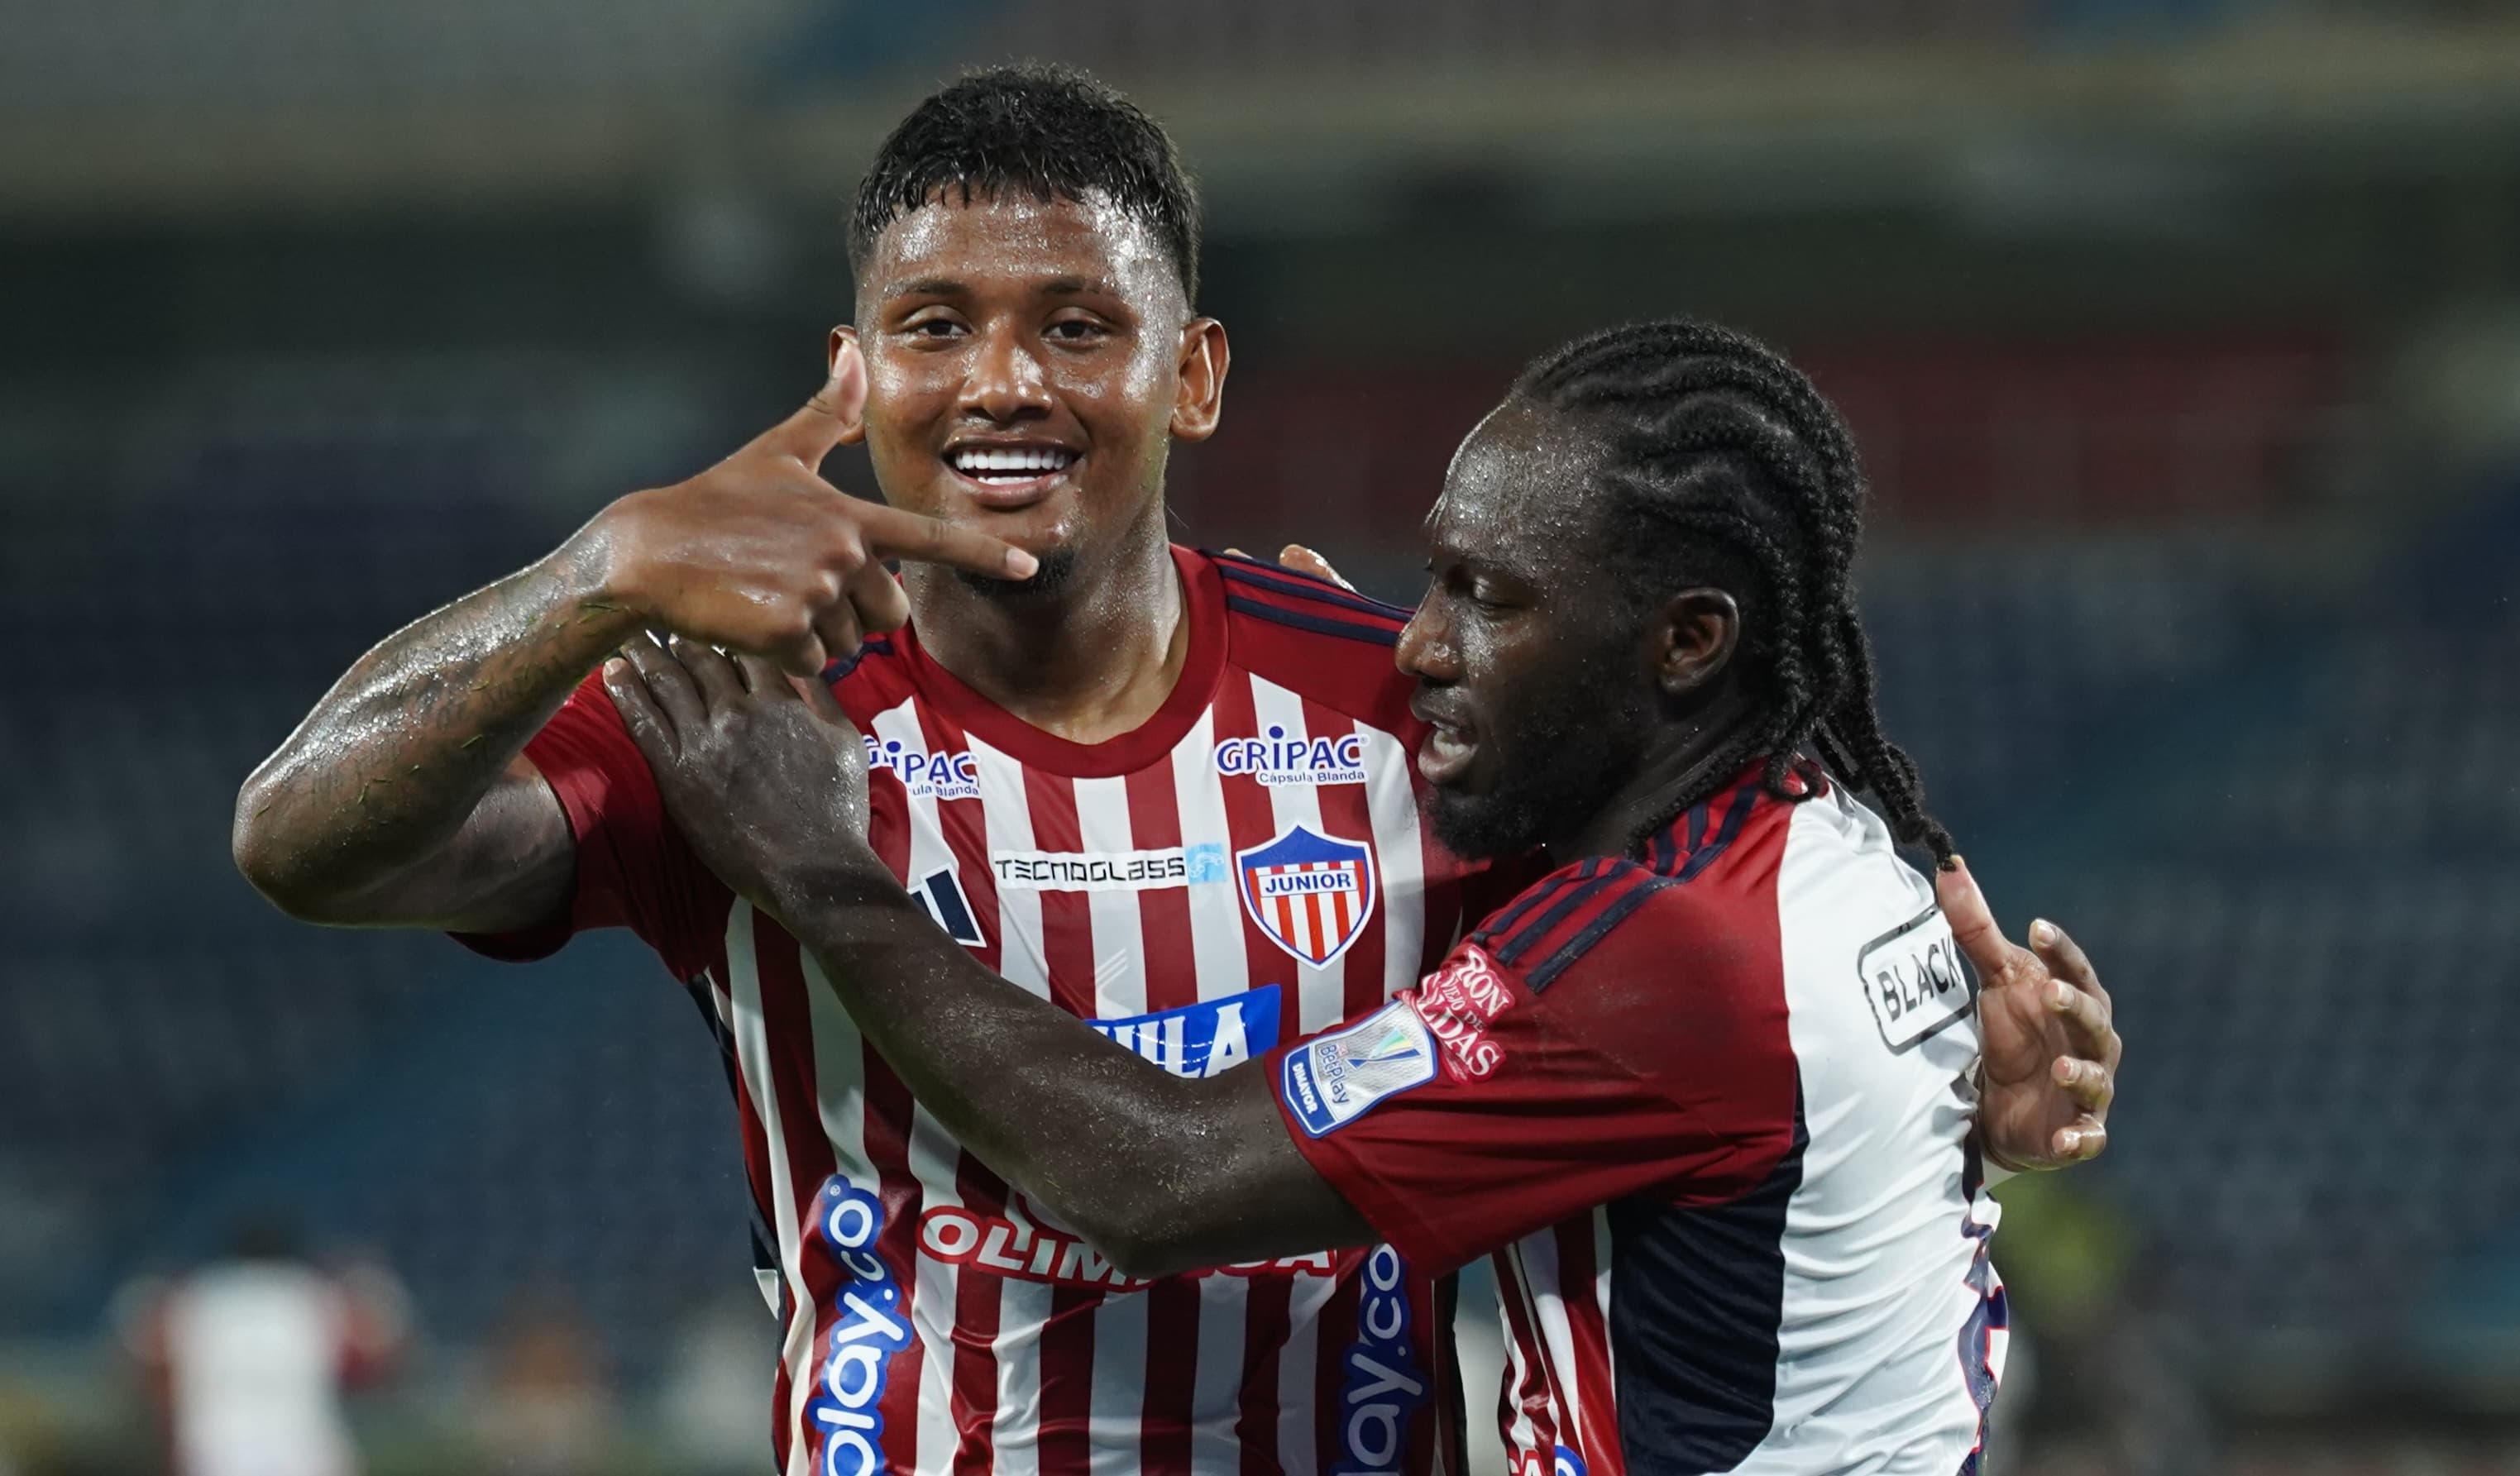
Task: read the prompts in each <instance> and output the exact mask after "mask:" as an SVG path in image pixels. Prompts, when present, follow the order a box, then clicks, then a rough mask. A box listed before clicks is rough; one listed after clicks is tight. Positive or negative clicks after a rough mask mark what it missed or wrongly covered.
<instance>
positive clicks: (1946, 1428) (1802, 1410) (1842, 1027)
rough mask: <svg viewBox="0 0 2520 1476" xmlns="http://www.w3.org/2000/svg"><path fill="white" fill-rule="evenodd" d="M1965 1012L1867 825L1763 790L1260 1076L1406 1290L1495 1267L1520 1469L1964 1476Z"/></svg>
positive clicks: (1971, 1346)
mask: <svg viewBox="0 0 2520 1476" xmlns="http://www.w3.org/2000/svg"><path fill="white" fill-rule="evenodd" d="M1974 998H1975V997H1974V985H1973V983H1972V981H1971V978H1970V975H1969V974H1968V972H1967V970H1966V968H1965V966H1964V965H1963V964H1962V963H1961V962H1960V957H1959V954H1958V949H1957V948H1956V946H1955V945H1954V942H1953V939H1952V935H1951V929H1950V927H1949V925H1948V924H1947V923H1946V922H1945V921H1944V919H1943V917H1942V914H1941V913H1940V912H1939V911H1937V910H1936V908H1935V905H1934V897H1933V891H1932V889H1931V888H1930V887H1929V886H1928V885H1927V884H1926V882H1925V880H1924V878H1923V877H1921V876H1919V875H1917V874H1916V872H1913V871H1912V870H1911V869H1909V868H1908V867H1907V866H1906V865H1904V864H1903V863H1901V862H1900V861H1899V860H1898V858H1897V856H1896V854H1895V853H1894V851H1893V848H1892V845H1891V840H1890V836H1889V833H1888V831H1887V830H1886V828H1885V827H1883V826H1882V824H1881V822H1880V820H1879V819H1878V818H1877V817H1876V816H1874V815H1873V814H1872V813H1871V812H1870V811H1869V810H1867V809H1866V808H1864V807H1863V806H1862V805H1860V804H1857V803H1856V802H1855V801H1853V800H1852V799H1850V798H1849V797H1847V796H1846V795H1845V794H1844V793H1843V792H1842V791H1840V790H1838V789H1836V788H1835V787H1833V786H1828V785H1825V783H1823V786H1822V788H1821V790H1820V792H1819V793H1818V794H1816V795H1815V796H1814V797H1812V798H1810V799H1809V800H1808V801H1806V802H1804V803H1800V804H1794V803H1787V802H1784V801H1781V800H1778V799H1777V798H1775V797H1773V796H1771V795H1769V794H1768V793H1767V792H1766V791H1765V790H1764V789H1763V788H1762V787H1761V785H1760V784H1759V783H1758V774H1757V771H1756V770H1753V771H1752V772H1751V773H1750V774H1749V775H1746V776H1744V777H1743V779H1742V780H1741V781H1740V782H1739V783H1736V784H1735V785H1734V786H1733V788H1732V789H1731V790H1730V791H1729V792H1727V793H1724V794H1722V795H1719V796H1717V797H1715V798H1714V799H1711V800H1708V801H1707V802H1705V803H1702V804H1700V805H1698V806H1697V807H1696V808H1694V809H1693V810H1691V811H1689V812H1688V814H1686V815H1684V816H1682V817H1681V818H1680V819H1679V820H1677V821H1675V822H1674V823H1673V824H1672V825H1671V826H1670V827H1667V828H1666V829H1665V830H1664V831H1663V832H1662V833H1660V834H1658V835H1656V836H1655V837H1653V838H1652V839H1651V840H1650V841H1648V842H1647V844H1646V845H1645V846H1644V847H1643V848H1642V849H1641V850H1640V851H1639V852H1638V854H1637V855H1636V856H1634V857H1632V858H1625V859H1620V858H1603V859H1596V860H1591V861H1586V862H1583V863H1581V864H1579V865H1576V866H1571V867H1568V868H1565V869H1563V870H1561V871H1558V872H1553V873H1552V874H1550V875H1549V876H1547V877H1545V878H1543V879H1542V880H1541V881H1540V882H1538V883H1536V884H1535V885H1533V886H1532V887H1531V888H1530V889H1528V890H1527V891H1525V892H1523V893H1522V895H1521V896H1520V897H1518V898H1516V899H1515V900H1514V901H1513V902H1512V903H1511V904H1510V905H1509V906H1508V907H1506V908H1505V909H1504V910H1502V911H1500V912H1499V913H1497V914H1496V915H1495V916H1494V917H1489V918H1488V919H1487V920H1486V921H1484V922H1483V923H1482V924H1480V926H1479V927H1478V928H1477V929H1476V930H1474V931H1473V932H1472V933H1471V934H1470V936H1469V937H1468V938H1466V939H1464V940H1463V943H1462V944H1461V946H1460V947H1459V948H1458V949H1457V950H1455V952H1454V954H1453V956H1452V958H1451V959H1450V960H1449V961H1448V962H1446V963H1445V965H1444V967H1443V968H1442V969H1440V970H1438V971H1437V972H1435V973H1434V974H1433V975H1431V976H1430V977H1428V978H1427V980H1426V981H1425V983H1424V984H1423V985H1421V986H1420V987H1419V988H1418V989H1417V990H1414V991H1411V992H1409V993H1408V994H1406V995H1405V996H1403V997H1402V998H1400V999H1398V1000H1396V1001H1394V1002H1393V1003H1391V1004H1389V1005H1386V1006H1381V1007H1380V1008H1378V1009H1376V1010H1375V1011H1373V1013H1372V1014H1370V1015H1368V1016H1366V1017H1365V1018H1363V1019H1362V1020H1359V1021H1356V1022H1353V1023H1350V1024H1347V1025H1344V1026H1342V1027H1340V1028H1339V1029H1336V1030H1334V1031H1331V1032H1329V1033H1328V1034H1326V1035H1323V1036H1320V1037H1317V1038H1314V1039H1311V1040H1306V1041H1297V1042H1293V1043H1290V1044H1289V1045H1287V1046H1284V1047H1282V1048H1280V1051H1278V1053H1277V1054H1276V1055H1274V1056H1273V1057H1272V1058H1271V1061H1270V1069H1271V1070H1272V1071H1273V1072H1274V1073H1275V1074H1276V1080H1277V1082H1278V1085H1279V1102H1280V1106H1281V1108H1282V1109H1283V1113H1284V1116H1285V1119H1286V1123H1287V1128H1288V1131H1289V1132H1290V1133H1291V1134H1292V1136H1293V1138H1294V1141H1295V1142H1296V1143H1297V1144H1298V1145H1299V1146H1300V1147H1301V1148H1302V1149H1303V1150H1304V1152H1305V1155H1306V1156H1307V1157H1308V1158H1309V1159H1310V1160H1311V1161H1312V1163H1313V1164H1314V1166H1315V1167H1316V1168H1319V1169H1320V1170H1321V1171H1322V1173H1323V1175H1324V1177H1326V1178H1327V1179H1328V1180H1329V1181H1330V1183H1332V1184H1333V1185H1337V1186H1338V1188H1339V1189H1340V1190H1341V1191H1342V1192H1343V1193H1345V1194H1346V1195H1347V1197H1348V1199H1349V1200H1350V1202H1352V1203H1354V1204H1355V1205H1356V1206H1357V1208H1358V1209H1359V1210H1360V1211H1362V1212H1363V1213H1364V1214H1365V1216H1366V1218H1367V1219H1368V1220H1369V1221H1370V1222H1371V1223H1372V1224H1373V1227H1374V1228H1375V1229H1376V1230H1378V1231H1380V1232H1381V1233H1382V1234H1383V1235H1385V1236H1387V1237H1388V1238H1389V1239H1390V1241H1391V1243H1392V1244H1393V1245H1395V1246H1397V1247H1398V1248H1399V1249H1400V1250H1401V1252H1403V1253H1404V1254H1406V1255H1407V1256H1408V1257H1409V1258H1410V1261H1411V1264H1412V1265H1414V1266H1416V1267H1417V1268H1418V1269H1420V1270H1422V1271H1425V1272H1428V1273H1432V1274H1436V1275H1441V1274H1443V1273H1445V1272H1448V1271H1450V1270H1451V1269H1452V1268H1454V1267H1456V1266H1459V1265H1461V1264H1463V1262H1465V1261H1467V1260H1470V1259H1472V1258H1474V1257H1477V1256H1482V1255H1493V1257H1494V1264H1495V1267H1496V1272H1497V1283H1498V1292H1499V1299H1500V1301H1501V1302H1502V1304H1503V1308H1502V1310H1503V1313H1504V1321H1505V1327H1506V1333H1507V1341H1508V1368H1507V1379H1506V1389H1505V1397H1504V1400H1503V1402H1502V1406H1501V1414H1502V1416H1503V1422H1504V1426H1505V1430H1504V1434H1505V1440H1506V1446H1507V1449H1508V1451H1509V1452H1510V1453H1511V1459H1512V1471H1513V1473H1514V1476H1552V1473H1557V1476H1619V1473H1622V1472H1626V1471H1638V1472H1648V1471H1649V1472H1653V1473H1655V1476H1687V1473H1700V1472H1716V1471H1730V1472H1749V1473H1759V1476H1820V1473H1823V1472H1843V1471H1855V1470H1862V1471H1870V1472H1883V1473H1892V1472H1897V1473H1928V1476H1953V1473H1955V1472H1960V1473H1970V1476H1973V1473H1974V1472H1975V1470H1976V1468H1977V1464H1978V1461H1979V1458H1980V1457H1979V1452H1980V1450H1981V1447H1982V1441H1983V1434H1984V1421H1985V1415H1986V1410H1987V1407H1988V1405H1989V1404H1990V1402H1991V1401H1992V1399H1993V1396H1994V1392H1995V1381H1996V1378H1997V1375H1998V1374H1999V1373H2000V1371H2001V1369H2002V1366H2003V1351H2004V1346H2003V1345H2004V1337H2005V1330H2004V1329H2005V1316H2004V1305H2003V1285H2002V1283H2001V1282H2000V1281H1998V1280H1997V1279H1996V1276H1995V1273H1994V1269H1993V1268H1992V1267H1991V1266H1990V1265H1989V1263H1988V1261H1987V1242H1988V1238H1989V1236H1990V1234H1991V1233H1992V1231H1993V1230H1994V1228H1995V1219H1996V1207H1995V1204H1994V1202H1993V1201H1992V1200H1989V1199H1987V1198H1986V1197H1985V1196H1984V1194H1983V1193H1982V1192H1981V1191H1980V1187H1981V1186H1980V1184H1979V1173H1978V1165H1977V1164H1976V1162H1975V1161H1974V1155H1973V1154H1972V1153H1971V1152H1970V1150H1969V1148H1968V1147H1967V1138H1968V1133H1969V1128H1970V1122H1971V1118H1972V1116H1973V1114H1974V1111H1975V1106H1976V1093H1975V1090H1974V1088H1973V1085H1972V1082H1973V1078H1974V1067H1975V1064H1976V1059H1977V1053H1978V1033H1977V1016H1976V1011H1975V1009H1974V1007H1973V1006H1974Z"/></svg>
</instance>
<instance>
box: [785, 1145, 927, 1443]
mask: <svg viewBox="0 0 2520 1476" xmlns="http://www.w3.org/2000/svg"><path fill="white" fill-rule="evenodd" d="M820 1210H821V1213H819V1214H818V1215H817V1216H816V1217H815V1218H814V1220H813V1222H812V1225H811V1226H810V1228H809V1229H808V1230H807V1231H806V1237H807V1246H806V1253H807V1254H808V1255H811V1254H813V1253H814V1250H815V1249H816V1247H815V1246H814V1245H813V1241H814V1240H816V1239H820V1240H821V1241H822V1242H823V1243H824V1244H825V1245H827V1246H829V1247H830V1251H831V1254H832V1259H834V1260H835V1261H837V1262H838V1263H839V1266H840V1269H841V1270H843V1271H845V1272H847V1273H848V1274H849V1276H850V1279H849V1280H847V1281H844V1282H842V1283H841V1285H840V1289H839V1308H838V1311H839V1317H838V1319H836V1320H835V1321H834V1322H833V1323H832V1330H831V1333H830V1335H829V1336H828V1337H826V1338H825V1339H824V1340H823V1343H822V1346H821V1347H819V1348H818V1349H816V1350H815V1353H816V1359H815V1364H814V1374H813V1377H814V1386H813V1394H812V1396H811V1397H810V1398H808V1399H807V1400H806V1402H805V1420H806V1424H807V1426H808V1430H809V1432H810V1438H811V1439H812V1440H814V1441H815V1442H817V1443H818V1444H819V1446H820V1448H821V1454H820V1457H819V1458H818V1459H817V1460H816V1461H815V1463H814V1469H815V1470H816V1471H817V1472H819V1473H821V1476H877V1473H878V1472H881V1471H884V1470H886V1469H889V1467H888V1466H887V1465H886V1464H885V1461H884V1457H883V1413H882V1409H883V1386H884V1377H885V1374H886V1373H887V1372H888V1371H889V1370H890V1368H891V1365H892V1358H893V1355H894V1354H897V1353H899V1352H901V1351H902V1350H903V1349H904V1348H907V1347H909V1346H910V1326H909V1323H908V1321H907V1320H906V1319H904V1318H903V1317H902V1315H901V1311H902V1309H901V1283H900V1282H899V1281H898V1280H896V1279H895V1278H894V1276H893V1275H892V1268H891V1267H889V1266H886V1265H885V1264H884V1262H883V1258H882V1257H881V1256H878V1255H877V1254H876V1253H875V1249H874V1247H875V1243H876V1237H877V1235H879V1234H881V1233H882V1232H883V1201H882V1200H880V1199H878V1198H877V1197H876V1196H875V1195H873V1194H870V1193H868V1192H867V1191H866V1190H864V1189H861V1188H858V1187H857V1186H856V1185H852V1184H850V1183H849V1182H848V1181H847V1180H846V1179H844V1178H841V1177H839V1176H837V1175H833V1176H832V1178H830V1179H828V1180H826V1181H824V1183H823V1192H822V1195H821V1205H820Z"/></svg>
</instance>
